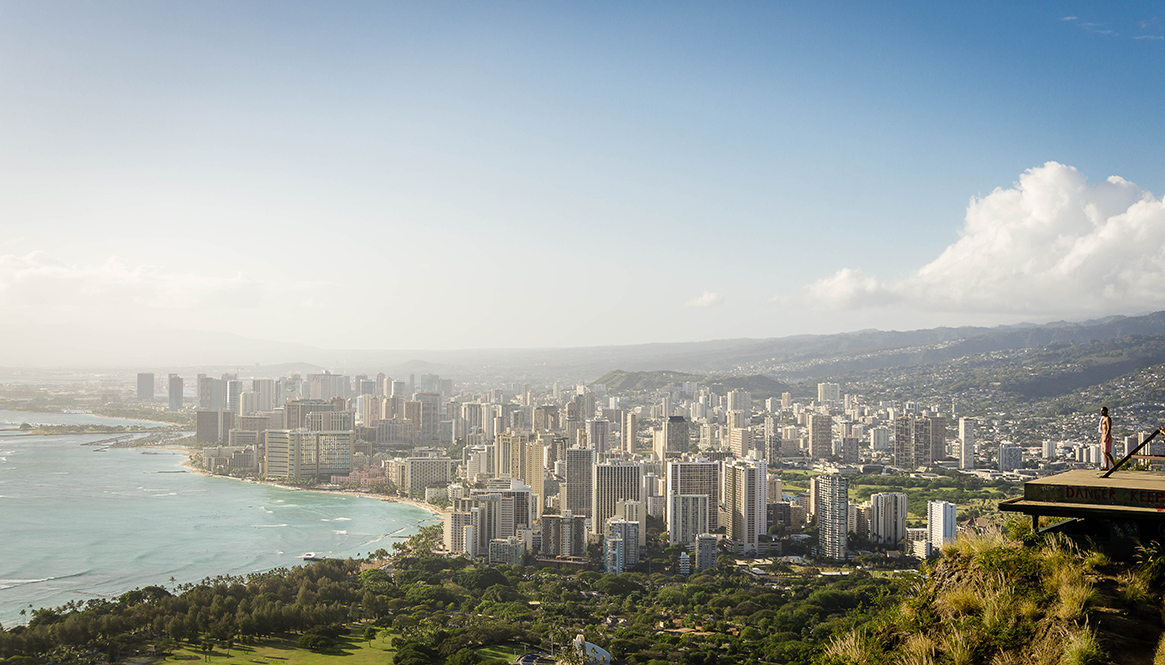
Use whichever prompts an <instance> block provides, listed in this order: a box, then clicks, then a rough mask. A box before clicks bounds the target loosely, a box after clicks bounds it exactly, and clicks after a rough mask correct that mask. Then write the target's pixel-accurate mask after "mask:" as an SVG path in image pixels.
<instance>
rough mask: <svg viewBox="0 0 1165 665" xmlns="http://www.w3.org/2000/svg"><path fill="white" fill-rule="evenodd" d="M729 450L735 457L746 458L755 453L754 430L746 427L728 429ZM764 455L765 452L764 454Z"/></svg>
mask: <svg viewBox="0 0 1165 665" xmlns="http://www.w3.org/2000/svg"><path fill="white" fill-rule="evenodd" d="M728 450H729V451H730V452H731V453H732V456H733V457H736V458H737V459H744V458H745V457H748V456H749V455H752V454H753V452H754V451H753V441H752V430H750V429H748V428H745V427H732V428H729V430H728ZM762 456H763V454H762Z"/></svg>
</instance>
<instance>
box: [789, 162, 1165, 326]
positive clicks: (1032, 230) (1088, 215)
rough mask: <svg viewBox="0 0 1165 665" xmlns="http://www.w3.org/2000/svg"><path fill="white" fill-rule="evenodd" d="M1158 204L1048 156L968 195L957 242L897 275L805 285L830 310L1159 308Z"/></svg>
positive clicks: (1162, 303)
mask: <svg viewBox="0 0 1165 665" xmlns="http://www.w3.org/2000/svg"><path fill="white" fill-rule="evenodd" d="M1163 285H1165V202H1163V201H1162V199H1160V198H1156V197H1154V196H1153V195H1152V194H1151V193H1149V192H1147V191H1145V190H1143V189H1141V188H1140V187H1138V186H1137V185H1135V184H1133V183H1131V182H1129V181H1127V180H1125V179H1123V178H1120V177H1118V176H1112V177H1110V178H1108V179H1107V180H1104V181H1102V182H1097V183H1089V182H1088V181H1087V179H1086V178H1085V177H1084V175H1082V174H1081V173H1080V172H1079V171H1077V170H1076V169H1075V168H1072V167H1070V166H1065V165H1063V164H1058V163H1056V162H1048V163H1047V164H1044V165H1043V166H1040V167H1036V168H1033V169H1029V170H1028V171H1026V172H1025V173H1024V174H1023V175H1021V176H1020V178H1019V182H1018V183H1015V184H1014V185H1013V186H1012V187H1010V188H1006V189H1004V188H998V189H996V190H995V191H993V192H991V193H990V194H988V195H987V196H983V197H981V198H980V197H977V198H974V199H972V200H971V202H970V205H969V206H968V207H967V215H966V220H965V224H964V226H963V229H962V231H961V232H960V238H959V240H958V241H956V242H955V243H954V244H952V245H950V246H949V247H947V248H946V250H944V251H943V252H942V253H941V254H940V255H939V256H938V257H937V258H935V259H934V260H933V261H931V262H930V263H928V264H926V265H924V266H922V267H920V268H918V269H917V270H915V271H914V272H912V273H911V274H909V275H907V276H906V277H904V278H902V279H899V280H891V281H882V280H879V279H878V278H876V277H875V276H870V275H865V274H863V273H861V272H860V271H857V270H852V269H848V268H847V269H843V270H839V271H838V272H837V273H835V274H834V275H832V276H830V277H827V278H825V279H822V280H819V281H817V282H815V283H813V284H812V285H810V286H809V287H808V296H809V298H810V299H811V300H812V301H813V302H816V303H818V304H821V305H825V306H828V307H832V308H837V309H854V308H860V307H878V306H884V305H889V304H898V305H905V306H908V307H911V308H916V309H920V310H925V311H934V312H974V313H989V314H1005V313H1006V314H1032V315H1050V316H1080V315H1103V314H1112V313H1127V312H1133V311H1140V310H1145V309H1160V308H1165V287H1163Z"/></svg>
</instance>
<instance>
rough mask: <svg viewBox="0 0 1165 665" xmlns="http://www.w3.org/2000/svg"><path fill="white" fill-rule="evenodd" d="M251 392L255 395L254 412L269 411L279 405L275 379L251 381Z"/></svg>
mask: <svg viewBox="0 0 1165 665" xmlns="http://www.w3.org/2000/svg"><path fill="white" fill-rule="evenodd" d="M251 392H253V393H255V410H256V411H270V410H271V409H274V408H275V407H276V406H279V405H280V404H281V401H280V400H279V398H278V393H277V392H276V386H275V379H251Z"/></svg>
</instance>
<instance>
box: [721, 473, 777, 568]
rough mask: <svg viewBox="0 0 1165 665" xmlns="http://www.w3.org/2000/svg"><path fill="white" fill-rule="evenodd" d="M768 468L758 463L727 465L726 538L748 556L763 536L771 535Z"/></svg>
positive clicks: (757, 548) (725, 476)
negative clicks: (769, 526)
mask: <svg viewBox="0 0 1165 665" xmlns="http://www.w3.org/2000/svg"><path fill="white" fill-rule="evenodd" d="M767 493H768V468H767V467H766V465H765V464H764V462H757V461H756V460H732V461H731V462H729V461H725V463H724V512H725V515H726V516H727V518H728V521H727V523H726V524H725V525H724V526H725V530H724V534H725V536H726V537H727V538H728V539H730V540H731V541H732V542H733V543H734V544H735V545H736V548H737V551H739V552H741V553H743V554H747V553H749V552H757V551H759V548H760V536H762V535H765V534H767V533H768V512H767V508H768V497H767Z"/></svg>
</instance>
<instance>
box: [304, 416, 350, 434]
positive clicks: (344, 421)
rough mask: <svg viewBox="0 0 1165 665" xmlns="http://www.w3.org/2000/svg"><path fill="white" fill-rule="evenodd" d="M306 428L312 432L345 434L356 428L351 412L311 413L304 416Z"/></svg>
mask: <svg viewBox="0 0 1165 665" xmlns="http://www.w3.org/2000/svg"><path fill="white" fill-rule="evenodd" d="M304 427H305V428H307V429H308V430H311V431H312V432H344V431H348V430H352V429H355V428H356V422H355V416H354V414H353V413H352V412H351V411H309V412H308V413H306V414H304Z"/></svg>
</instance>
